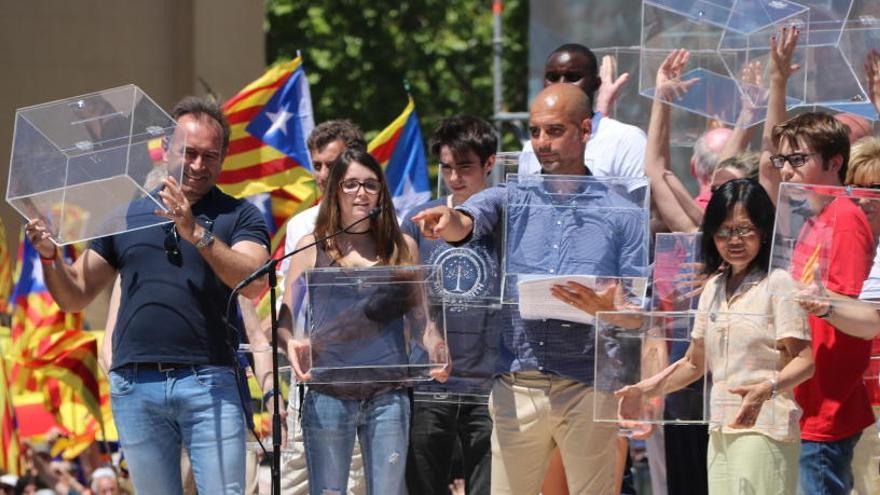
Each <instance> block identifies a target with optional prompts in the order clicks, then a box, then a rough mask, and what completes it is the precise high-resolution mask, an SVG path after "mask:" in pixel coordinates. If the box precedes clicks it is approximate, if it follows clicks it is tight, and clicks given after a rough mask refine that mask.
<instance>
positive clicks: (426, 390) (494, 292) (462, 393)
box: [411, 246, 503, 404]
mask: <svg viewBox="0 0 880 495" xmlns="http://www.w3.org/2000/svg"><path fill="white" fill-rule="evenodd" d="M437 265H438V267H439V269H440V271H441V272H442V274H441V276H440V277H438V278H433V279H432V283H430V284H429V285H428V290H429V299H430V300H431V301H442V302H443V306H442V308H441V307H437V308H436V311H443V314H444V321H445V328H446V339H447V340H446V344H447V347H448V349H449V359H450V361H452V363H453V366H452V371H451V373H450V376H449V378H448V379H447V380H446V381H445V382H444V383H438V382H433V381H432V382H425V383H419V384H417V385H416V386H415V388H414V399H415V400H417V401H421V402H442V403H455V404H485V403H486V402H487V400H488V397H489V392H490V391H491V387H492V378H493V377H494V375H495V361H496V358H497V354H498V343H499V338H500V330H501V325H502V324H503V322H502V314H501V311H502V307H501V299H500V294H499V291H500V284H501V272H500V265H499V263H498V262H497V260H494V259H493V260H492V262H487V261H486V260H485V259H484V258H483V256H480V255H479V254H477V253H474V252H473V251H471V248H469V247H468V246H460V247H457V248H454V249H450V250H448V251H446V252H445V253H444V254H443V255H442V256H441V257H440V258H438V259H437ZM480 272H482V273H480ZM480 280H483V281H485V282H482V283H478V281H480ZM411 357H412V358H413V359H415V360H417V361H421V360H424V359H427V355H426V351H425V349H424V347H421V346H412V355H411Z"/></svg>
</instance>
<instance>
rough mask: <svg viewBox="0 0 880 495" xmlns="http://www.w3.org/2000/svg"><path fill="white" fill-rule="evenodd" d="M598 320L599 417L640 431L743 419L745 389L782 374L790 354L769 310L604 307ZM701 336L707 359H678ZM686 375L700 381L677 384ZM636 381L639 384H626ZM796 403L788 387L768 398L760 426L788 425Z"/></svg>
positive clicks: (721, 425) (781, 427) (724, 423)
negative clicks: (646, 427) (763, 312)
mask: <svg viewBox="0 0 880 495" xmlns="http://www.w3.org/2000/svg"><path fill="white" fill-rule="evenodd" d="M597 321H598V323H597V325H596V347H595V352H596V360H595V365H596V402H595V405H594V419H595V420H596V421H607V422H618V423H620V424H621V427H622V428H624V429H632V430H634V431H637V430H639V429H641V428H644V424H689V423H708V424H709V425H710V426H712V427H718V428H726V427H731V426H742V423H741V422H742V421H744V420H743V419H742V418H741V417H740V416H741V414H742V413H743V412H744V411H743V408H742V405H743V395H742V394H744V393H746V391H747V388H748V387H751V386H756V385H762V384H763V383H765V382H767V381H768V380H770V379H776V378H777V376H778V373H779V370H780V369H782V367H783V366H784V364H785V362H786V359H787V358H786V357H785V353H784V352H783V351H781V350H780V349H779V348H778V346H777V339H776V334H775V332H774V326H773V325H772V324H771V319H770V317H768V316H766V315H754V314H744V313H721V312H711V313H697V312H690V311H689V312H651V313H640V312H610V313H605V312H600V313H599V314H598V317H597ZM697 338H699V339H700V340H701V341H702V345H703V351H704V352H703V355H704V361H703V363H702V366H699V365H698V364H697V363H699V361H698V360H697V361H690V362H689V363H679V364H677V365H676V364H675V363H676V362H677V361H678V360H679V359H681V358H682V357H683V356H685V352H683V349H684V350H685V351H686V350H687V348H688V346H689V345H691V341H692V340H693V339H697ZM700 340H697V341H696V342H700ZM693 355H698V353H696V352H695V353H694V354H693ZM694 366H696V367H694ZM688 371H689V373H682V372H688ZM686 375H689V377H690V379H694V380H697V381H695V382H694V383H695V384H696V386H693V385H692V386H690V387H685V388H680V389H677V388H678V387H679V386H681V384H682V383H683V382H684V381H686V380H685V378H683V377H684V376H686ZM699 378H703V380H702V381H701V380H699ZM709 380H711V383H710V382H709ZM628 385H633V386H634V387H632V388H631V389H625V390H622V389H624V387H626V386H628ZM636 388H638V390H639V391H640V393H637V392H635V390H634V389H636ZM616 391H618V393H617V394H615V392H616ZM792 408H796V406H795V405H794V400H793V398H792V397H791V394H780V395H778V396H777V397H776V398H774V399H772V400H768V401H767V402H766V403H765V405H764V407H762V408H761V411H760V412H759V413H758V415H757V416H756V417H755V423H754V425H755V426H756V427H759V428H763V429H766V430H771V431H776V430H786V431H787V429H788V428H789V427H790V426H791V424H790V423H789V422H788V418H789V417H790V416H789V414H788V411H792V410H793V409H792ZM738 422H740V424H739V425H737V423H738Z"/></svg>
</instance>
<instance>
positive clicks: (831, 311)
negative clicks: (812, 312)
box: [816, 302, 834, 320]
mask: <svg viewBox="0 0 880 495" xmlns="http://www.w3.org/2000/svg"><path fill="white" fill-rule="evenodd" d="M833 314H834V304H832V303H831V302H829V303H828V309H827V310H825V313H824V314H821V315H816V317H817V318H822V319H823V320H827V319H828V318H831V315H833Z"/></svg>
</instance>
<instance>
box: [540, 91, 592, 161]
mask: <svg viewBox="0 0 880 495" xmlns="http://www.w3.org/2000/svg"><path fill="white" fill-rule="evenodd" d="M591 118H592V112H591V110H590V97H589V96H588V95H587V94H586V93H584V92H583V91H581V90H580V88H578V87H576V86H574V85H571V84H553V85H550V86H547V87H546V88H544V89H543V90H541V92H540V93H538V96H536V97H535V99H534V100H533V101H532V107H531V109H530V111H529V132H530V133H531V136H532V147H533V148H534V150H535V154H536V155H537V158H538V161H539V162H541V167H542V168H543V169H544V171H545V172H548V173H554V174H583V173H584V172H585V170H586V169H585V167H584V147H585V146H586V144H587V140H588V139H589V138H590V132H591V130H592V120H591Z"/></svg>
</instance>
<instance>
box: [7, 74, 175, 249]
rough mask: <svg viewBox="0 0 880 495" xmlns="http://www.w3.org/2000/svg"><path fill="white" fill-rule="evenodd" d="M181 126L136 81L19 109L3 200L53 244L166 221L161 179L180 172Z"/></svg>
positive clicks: (16, 116) (86, 238) (16, 115)
mask: <svg viewBox="0 0 880 495" xmlns="http://www.w3.org/2000/svg"><path fill="white" fill-rule="evenodd" d="M185 147H186V133H185V131H184V129H183V128H179V127H178V126H177V125H176V123H175V121H174V120H173V119H172V118H171V117H170V116H169V115H168V114H167V113H165V111H164V110H162V108H161V107H159V106H158V105H157V104H156V103H155V102H154V101H153V100H152V99H151V98H150V97H149V96H147V95H146V94H145V93H144V92H143V91H142V90H141V89H140V88H138V87H137V86H134V85H128V86H122V87H119V88H113V89H108V90H105V91H100V92H97V93H91V94H87V95H82V96H77V97H73V98H67V99H64V100H59V101H54V102H49V103H44V104H40V105H36V106H32V107H27V108H22V109H19V110H18V111H17V112H16V114H15V131H14V135H13V142H12V156H11V159H10V165H9V181H8V185H7V190H6V201H7V202H8V203H9V204H10V205H11V206H12V207H13V208H15V209H16V210H17V211H18V212H19V213H20V214H21V215H22V216H24V217H25V218H26V219H27V220H33V219H36V218H42V219H44V220H45V221H46V222H47V223H48V225H49V228H50V231H51V233H52V236H53V240H54V241H55V242H56V243H58V244H68V243H73V242H80V241H84V240H88V239H92V238H96V237H102V236H106V235H111V234H117V233H121V232H126V231H130V230H136V229H140V228H144V227H149V226H152V225H157V224H161V223H166V222H167V220H165V219H164V218H162V217H159V216H156V215H154V214H153V211H154V210H156V209H164V205H163V204H162V201H161V199H160V198H159V196H158V190H159V187H160V185H161V182H162V180H163V179H164V178H165V177H167V176H171V177H174V178H176V179H177V180H178V182H179V181H180V179H181V176H182V174H183V163H184V150H185Z"/></svg>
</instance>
